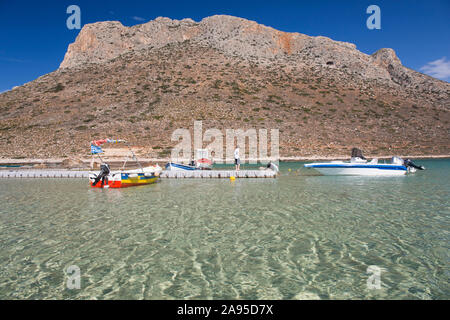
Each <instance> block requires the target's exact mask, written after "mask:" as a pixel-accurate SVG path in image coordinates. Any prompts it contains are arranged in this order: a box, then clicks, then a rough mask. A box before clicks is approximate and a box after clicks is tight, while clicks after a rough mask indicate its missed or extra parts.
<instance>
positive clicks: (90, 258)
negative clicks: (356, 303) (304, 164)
mask: <svg viewBox="0 0 450 320" xmlns="http://www.w3.org/2000/svg"><path fill="white" fill-rule="evenodd" d="M424 164H425V166H426V167H427V168H428V170H427V171H425V172H419V173H418V174H416V175H414V176H408V177H395V178H365V177H323V176H302V175H301V174H300V175H299V173H301V172H302V171H299V172H297V171H295V170H293V171H292V172H288V171H287V170H286V168H287V167H286V166H287V165H285V164H282V166H281V168H282V175H281V176H280V177H279V178H278V179H267V180H265V179H242V180H240V179H238V180H236V181H234V182H230V181H227V180H214V179H211V180H203V179H202V180H170V181H169V180H166V181H162V182H160V183H157V184H155V185H150V186H144V187H138V188H130V189H123V190H94V189H90V188H89V187H88V186H87V185H86V183H85V182H83V181H76V180H64V179H61V180H38V179H36V180H4V181H2V184H1V185H0V201H1V202H2V209H1V211H0V219H1V224H0V240H1V241H0V249H1V250H0V264H1V267H2V272H1V273H0V298H13V299H19V298H29V299H31V298H36V299H42V298H49V299H53V298H63V299H352V298H353V299H377V298H388V299H405V298H413V299H448V298H449V287H448V283H449V275H450V273H449V269H448V261H449V246H448V243H449V239H450V237H449V230H450V228H449V213H450V212H449V202H448V199H449V198H450V197H449V195H450V190H449V188H450V187H449V184H448V181H450V179H449V178H450V177H449V175H450V174H449V168H450V162H449V161H428V162H427V161H424ZM289 166H290V167H295V166H294V164H289ZM70 265H77V266H79V267H80V270H81V286H82V289H81V290H68V289H66V287H65V281H66V276H65V274H64V270H65V269H67V267H68V266H70ZM370 265H376V266H379V267H380V268H381V270H382V272H381V280H382V288H381V289H380V290H368V289H367V285H366V283H367V278H368V277H369V274H368V273H367V267H368V266H370Z"/></svg>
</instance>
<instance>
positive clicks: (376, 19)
mask: <svg viewBox="0 0 450 320" xmlns="http://www.w3.org/2000/svg"><path fill="white" fill-rule="evenodd" d="M366 13H367V14H370V16H369V17H368V18H367V21H366V26H367V28H368V29H369V30H373V29H378V30H379V29H381V9H380V7H379V6H377V5H375V4H372V5H370V6H368V7H367V10H366Z"/></svg>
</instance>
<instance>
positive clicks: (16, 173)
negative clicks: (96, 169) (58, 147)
mask: <svg viewBox="0 0 450 320" xmlns="http://www.w3.org/2000/svg"><path fill="white" fill-rule="evenodd" d="M160 176H161V178H172V179H183V178H204V179H209V178H230V177H235V178H275V177H276V176H277V173H276V172H275V171H273V170H240V171H235V170H192V171H162V172H161V175H160ZM0 178H85V179H87V178H89V171H74V170H0Z"/></svg>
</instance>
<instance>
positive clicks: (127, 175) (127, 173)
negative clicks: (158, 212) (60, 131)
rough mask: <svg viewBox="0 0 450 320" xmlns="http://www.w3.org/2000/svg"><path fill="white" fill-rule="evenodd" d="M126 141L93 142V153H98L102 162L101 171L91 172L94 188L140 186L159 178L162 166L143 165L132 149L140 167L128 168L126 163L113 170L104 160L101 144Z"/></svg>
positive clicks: (91, 181) (91, 182)
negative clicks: (119, 168)
mask: <svg viewBox="0 0 450 320" xmlns="http://www.w3.org/2000/svg"><path fill="white" fill-rule="evenodd" d="M119 142H125V141H124V140H111V139H104V140H96V141H92V142H91V153H92V154H93V155H94V154H96V155H97V156H98V157H99V158H100V160H101V161H102V164H101V165H100V172H99V173H95V172H89V181H90V185H91V187H93V188H126V187H132V186H140V185H146V184H151V183H154V182H156V181H157V180H158V178H159V174H160V173H161V170H162V169H161V167H160V166H158V165H154V166H148V167H142V166H141V164H140V163H139V161H138V160H137V158H136V155H135V154H134V152H133V151H132V150H131V148H129V149H130V152H131V154H132V155H133V159H134V160H135V161H136V163H137V164H138V165H139V168H138V169H129V170H126V169H124V168H125V164H126V161H125V163H124V165H123V168H122V169H121V170H117V171H111V170H110V168H109V165H108V164H107V163H105V162H104V161H103V159H102V158H101V157H100V155H99V154H100V153H102V152H103V150H102V149H101V147H100V146H101V145H102V144H103V143H119Z"/></svg>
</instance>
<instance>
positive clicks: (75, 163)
mask: <svg viewBox="0 0 450 320" xmlns="http://www.w3.org/2000/svg"><path fill="white" fill-rule="evenodd" d="M391 157H392V155H386V156H378V157H375V158H377V159H390V158H391ZM400 157H401V158H404V159H406V158H409V159H424V160H426V159H450V155H449V154H447V155H400ZM369 158H371V157H369ZM103 159H104V160H105V161H106V162H109V163H110V164H111V165H121V164H122V163H123V161H124V159H123V158H122V157H104V158H103ZM138 159H139V161H140V162H141V163H143V164H145V165H147V164H148V165H150V164H160V165H161V164H163V165H164V164H166V163H167V162H169V161H171V159H170V158H138ZM349 159H350V157H349V156H348V155H346V156H343V155H336V156H298V157H280V159H279V161H280V162H304V161H332V160H349ZM91 160H92V159H91V158H75V157H74V158H49V159H33V158H25V159H0V170H5V169H11V168H14V169H15V170H20V169H30V168H33V169H45V168H55V169H56V168H61V169H68V168H72V169H74V168H86V169H89V167H90V163H91ZM179 160H182V159H179ZM216 161H217V160H216ZM95 162H96V163H97V164H98V163H99V161H98V159H96V161H95ZM233 162H234V161H233V160H232V161H230V162H229V164H232V163H233ZM128 163H130V164H134V163H135V162H134V161H128ZM222 164H227V163H226V162H225V163H222Z"/></svg>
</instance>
